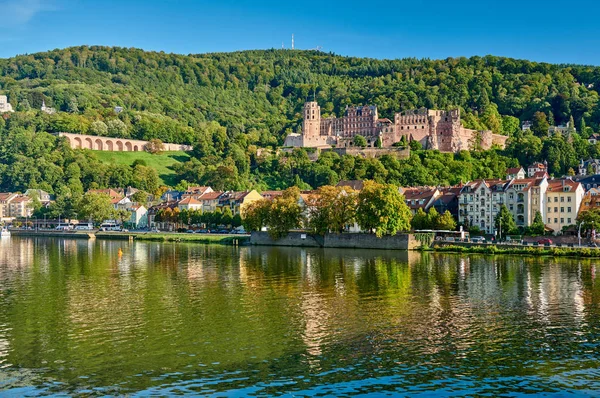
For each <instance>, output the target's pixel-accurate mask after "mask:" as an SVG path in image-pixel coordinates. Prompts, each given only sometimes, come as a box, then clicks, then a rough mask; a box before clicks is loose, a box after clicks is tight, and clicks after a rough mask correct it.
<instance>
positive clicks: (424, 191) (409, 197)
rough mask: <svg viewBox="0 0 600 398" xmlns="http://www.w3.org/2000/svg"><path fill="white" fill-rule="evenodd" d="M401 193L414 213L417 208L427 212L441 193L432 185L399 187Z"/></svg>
mask: <svg viewBox="0 0 600 398" xmlns="http://www.w3.org/2000/svg"><path fill="white" fill-rule="evenodd" d="M401 193H402V194H403V195H404V199H405V201H406V204H407V205H408V207H409V208H410V210H411V211H412V214H415V213H416V212H417V210H418V209H423V210H424V211H425V212H427V211H428V210H429V209H430V208H431V206H432V205H433V202H435V200H436V199H437V198H438V197H440V196H441V195H442V193H441V192H440V191H439V190H438V189H437V188H432V187H418V188H401Z"/></svg>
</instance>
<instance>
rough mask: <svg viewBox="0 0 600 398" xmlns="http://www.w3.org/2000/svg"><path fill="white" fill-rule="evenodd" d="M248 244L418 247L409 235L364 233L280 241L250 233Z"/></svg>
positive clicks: (298, 236) (299, 234) (289, 236)
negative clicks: (379, 236) (378, 235)
mask: <svg viewBox="0 0 600 398" xmlns="http://www.w3.org/2000/svg"><path fill="white" fill-rule="evenodd" d="M250 244H251V245H255V246H289V247H321V248H332V249H333V248H337V249H380V250H414V249H417V248H418V247H419V245H420V243H419V242H417V241H416V240H415V238H414V235H411V234H397V235H393V236H389V235H387V236H382V237H381V238H378V237H377V236H375V234H366V233H346V234H336V233H330V234H325V235H318V234H310V233H308V232H289V233H288V234H287V235H285V236H283V237H281V238H280V239H273V238H272V237H271V236H270V235H269V234H268V232H252V235H251V237H250Z"/></svg>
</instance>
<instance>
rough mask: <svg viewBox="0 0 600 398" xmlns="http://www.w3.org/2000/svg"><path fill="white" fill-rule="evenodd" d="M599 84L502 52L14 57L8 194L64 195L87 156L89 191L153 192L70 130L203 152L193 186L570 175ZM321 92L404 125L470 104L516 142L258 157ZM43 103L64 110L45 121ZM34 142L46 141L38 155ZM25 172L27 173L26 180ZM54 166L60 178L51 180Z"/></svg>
mask: <svg viewBox="0 0 600 398" xmlns="http://www.w3.org/2000/svg"><path fill="white" fill-rule="evenodd" d="M599 87H600V68H598V67H586V66H570V65H568V66H559V65H551V64H544V63H535V62H529V61H522V60H514V59H508V58H500V57H492V56H487V57H473V58H469V59H467V58H456V59H453V58H449V59H445V60H435V61H434V60H417V59H403V60H375V59H364V58H351V57H341V56H336V55H333V54H326V53H321V52H315V51H291V50H267V51H246V52H237V53H227V54H200V55H189V56H183V55H174V54H165V53H157V52H145V51H142V50H138V49H125V48H110V47H76V48H68V49H64V50H54V51H50V52H46V53H39V54H32V55H24V56H18V57H14V58H10V59H2V60H0V94H7V95H8V96H9V100H10V102H11V103H12V104H13V107H14V108H15V109H16V111H17V112H15V113H14V114H10V115H8V114H6V115H5V119H6V120H4V121H0V129H1V133H2V134H1V136H0V158H1V160H2V163H3V166H2V167H3V168H4V169H5V170H3V172H2V173H1V174H0V178H1V181H0V187H1V188H2V189H6V190H8V189H11V190H17V189H24V188H27V187H29V186H39V185H42V186H43V187H44V188H46V189H48V190H51V191H52V190H56V189H57V188H58V187H60V186H62V185H64V183H65V176H67V175H69V176H70V178H77V177H76V176H77V175H78V173H75V172H74V171H73V170H72V169H73V168H74V166H72V165H71V164H72V163H73V161H74V160H73V159H76V162H77V167H78V168H79V170H80V171H79V174H81V176H82V177H81V179H82V182H83V187H84V188H88V187H89V186H96V185H99V186H104V185H107V184H111V185H112V184H116V183H119V184H124V183H134V184H138V185H139V184H141V183H140V182H139V181H138V180H139V178H138V180H136V178H137V177H136V175H135V171H134V167H130V170H129V171H128V173H126V174H123V170H121V171H120V172H115V171H113V170H109V169H110V167H113V166H108V165H101V162H99V161H97V160H96V159H95V158H96V157H95V156H94V155H93V154H84V155H83V154H78V153H76V152H77V151H74V152H75V153H74V154H73V153H71V152H73V151H70V150H68V149H66V148H63V147H62V146H61V144H60V142H59V140H56V139H55V138H54V137H51V136H47V135H45V134H43V133H44V132H49V133H52V132H57V131H65V132H74V133H87V134H95V135H107V136H118V137H132V138H138V139H146V140H148V139H153V138H158V139H161V140H162V141H164V142H175V143H184V144H192V145H194V146H195V150H194V154H193V155H194V158H193V159H192V160H191V161H189V162H187V163H184V164H180V165H179V166H178V169H177V172H178V174H179V178H180V179H184V180H186V181H188V182H190V183H206V184H213V185H215V186H216V187H218V188H231V189H242V188H248V187H259V188H260V187H263V188H266V187H271V188H282V187H286V186H288V185H291V184H294V183H296V184H300V185H303V186H308V185H310V186H312V187H315V186H319V185H322V184H324V183H331V182H334V181H335V180H337V179H340V178H375V179H379V180H385V181H389V182H395V183H398V184H403V185H418V184H449V183H456V182H459V181H460V180H463V181H464V180H467V179H473V178H482V177H485V178H491V177H501V176H503V173H504V168H505V167H506V166H507V165H516V164H517V163H527V162H530V161H534V160H542V159H547V160H548V162H549V164H550V169H551V171H552V172H553V173H555V174H563V173H567V172H569V169H570V168H572V167H575V166H576V164H577V162H578V160H579V158H581V157H588V156H596V155H597V153H598V148H597V147H596V146H595V145H590V144H588V143H587V141H586V140H585V138H586V137H587V136H589V134H591V133H593V132H595V131H598V129H599V125H600V111H599V110H598V106H597V104H598V93H597V91H596V89H597V88H599ZM313 97H314V98H316V100H317V101H318V102H319V103H320V104H321V107H322V110H323V112H324V113H326V114H328V113H329V114H331V113H334V114H337V115H338V116H339V115H341V114H342V113H343V110H344V108H345V106H346V105H350V104H367V103H368V104H375V105H377V106H378V107H379V113H380V116H383V117H390V118H392V117H393V114H394V112H396V111H400V110H405V109H410V108H416V107H422V106H425V107H429V108H438V109H448V108H453V107H460V108H461V110H462V115H463V123H464V124H465V126H466V127H471V128H480V129H483V128H489V129H491V130H494V131H495V132H497V133H500V134H505V135H508V136H510V137H511V139H510V140H509V147H508V148H507V150H505V151H489V152H483V153H475V152H474V153H461V154H457V155H451V154H439V153H433V152H424V151H422V152H419V151H417V152H415V153H414V154H413V156H412V157H411V159H408V160H403V161H398V160H396V159H391V158H382V159H380V160H372V159H369V160H364V159H357V158H352V157H344V158H340V159H338V158H336V155H333V154H327V155H325V156H322V159H320V160H319V161H318V162H316V163H314V162H309V161H308V158H307V157H306V153H304V151H296V153H294V154H291V155H285V154H282V155H274V154H273V155H269V154H266V155H261V156H258V155H257V149H258V148H261V147H271V148H276V147H277V146H278V145H281V143H282V142H283V139H284V137H285V135H286V134H288V133H290V132H293V131H299V129H300V126H301V108H302V104H303V103H304V102H305V101H306V100H307V99H312V98H313ZM43 101H45V103H46V105H47V106H50V107H55V108H56V109H57V110H58V112H57V113H56V114H54V115H48V114H45V113H42V112H40V111H39V108H40V107H41V105H42V102H43ZM115 106H121V107H123V109H124V110H123V112H121V113H116V112H115V111H114V107H115ZM523 120H533V121H534V129H533V130H534V131H533V133H528V134H523V133H521V132H520V130H519V125H520V121H523ZM570 120H572V122H573V124H574V125H575V127H576V128H577V130H578V132H581V134H574V135H572V136H571V138H569V139H566V137H562V136H552V137H548V136H547V133H546V132H545V131H544V128H546V130H547V125H548V124H561V123H567V122H569V121H570ZM23 140H31V142H33V143H36V142H40V147H39V148H38V152H35V151H34V153H32V151H31V150H29V149H26V148H25V146H27V144H29V143H30V142H29V141H27V142H23ZM16 142H17V143H21V144H16ZM55 151H59V152H60V154H53V153H54V152H55ZM61 151H62V152H61ZM65 151H67V152H68V153H64V152H65ZM35 156H37V158H36V157H35ZM59 158H60V159H59ZM36 159H39V161H37V160H36ZM83 159H85V161H84V160H83ZM19 161H22V163H23V164H22V165H18V166H16V165H15V162H19ZM85 162H87V163H85ZM84 163H85V164H84ZM25 164H27V167H28V168H27V170H24V171H23V170H21V171H19V172H18V173H17V172H15V171H14V170H15V169H16V168H17V167H25ZM89 164H92V165H93V166H89ZM40 165H44V166H40ZM47 165H48V167H46V166H47ZM98 165H100V166H98ZM149 166H151V164H150V165H149ZM69 167H71V174H69V173H68V172H67V170H68V169H69ZM119 167H122V166H119ZM136 167H138V168H139V167H145V166H144V165H139V164H138V165H136ZM51 170H53V171H52V172H53V173H55V174H56V175H53V176H52V177H49V176H47V175H46V174H48V173H50V171H51ZM88 171H89V173H90V174H89V175H88V174H86V173H87V172H88ZM94 173H95V175H94ZM121 175H124V176H125V177H123V178H120V176H121ZM147 178H148V176H146V179H147ZM151 178H153V177H151ZM124 180H128V181H124ZM144 184H146V183H144ZM151 185H152V186H154V185H155V184H154V183H152V184H151Z"/></svg>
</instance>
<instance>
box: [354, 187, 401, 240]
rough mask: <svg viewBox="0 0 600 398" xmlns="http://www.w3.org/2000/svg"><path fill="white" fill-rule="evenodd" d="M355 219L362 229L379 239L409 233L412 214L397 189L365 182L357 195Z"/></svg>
mask: <svg viewBox="0 0 600 398" xmlns="http://www.w3.org/2000/svg"><path fill="white" fill-rule="evenodd" d="M356 218H357V221H358V224H359V225H360V227H361V228H362V229H364V230H367V231H370V232H373V231H375V234H376V235H377V237H381V236H383V235H386V234H387V235H395V234H396V233H397V232H398V231H409V230H410V220H411V218H412V214H411V211H410V209H409V208H408V206H407V205H406V202H405V200H404V196H403V195H401V194H400V192H399V191H398V188H396V187H395V186H393V185H390V184H379V183H376V182H374V181H365V183H364V187H363V190H362V191H360V193H359V194H358V207H357V211H356Z"/></svg>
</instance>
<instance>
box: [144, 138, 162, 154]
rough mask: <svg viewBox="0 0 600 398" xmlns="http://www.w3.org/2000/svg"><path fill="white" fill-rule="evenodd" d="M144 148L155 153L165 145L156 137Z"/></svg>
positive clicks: (159, 151) (160, 150)
mask: <svg viewBox="0 0 600 398" xmlns="http://www.w3.org/2000/svg"><path fill="white" fill-rule="evenodd" d="M144 149H145V150H146V152H148V153H151V154H153V155H156V154H158V153H161V152H162V151H164V149H165V146H164V144H163V142H162V141H161V140H159V139H158V138H153V139H151V140H150V141H149V142H148V143H147V144H146V147H145V148H144Z"/></svg>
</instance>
